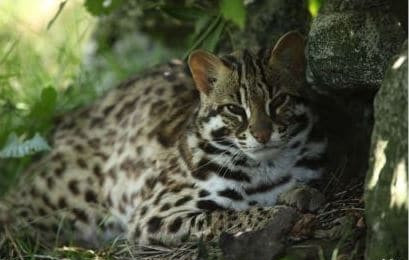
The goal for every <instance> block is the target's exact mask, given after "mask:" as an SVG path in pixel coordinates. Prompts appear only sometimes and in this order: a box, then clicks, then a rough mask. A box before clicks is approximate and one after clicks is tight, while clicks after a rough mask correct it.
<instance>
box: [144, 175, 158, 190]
mask: <svg viewBox="0 0 409 260" xmlns="http://www.w3.org/2000/svg"><path fill="white" fill-rule="evenodd" d="M156 183H157V181H156V179H155V178H154V177H152V178H148V179H146V181H145V184H146V186H147V187H148V188H149V189H153V188H154V187H155V185H156Z"/></svg>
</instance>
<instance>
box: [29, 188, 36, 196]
mask: <svg viewBox="0 0 409 260" xmlns="http://www.w3.org/2000/svg"><path fill="white" fill-rule="evenodd" d="M30 195H31V196H32V197H37V196H38V192H37V189H36V188H35V187H31V189H30Z"/></svg>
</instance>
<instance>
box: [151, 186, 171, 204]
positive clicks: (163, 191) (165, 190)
mask: <svg viewBox="0 0 409 260" xmlns="http://www.w3.org/2000/svg"><path fill="white" fill-rule="evenodd" d="M167 192H168V189H163V190H162V191H161V192H159V194H158V195H157V196H156V198H155V200H154V201H153V204H154V205H158V203H159V201H160V200H161V198H162V196H163V195H165V194H166V193H167Z"/></svg>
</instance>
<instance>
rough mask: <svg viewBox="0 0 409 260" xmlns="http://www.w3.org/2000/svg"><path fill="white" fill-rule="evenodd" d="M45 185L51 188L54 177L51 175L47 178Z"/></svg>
mask: <svg viewBox="0 0 409 260" xmlns="http://www.w3.org/2000/svg"><path fill="white" fill-rule="evenodd" d="M47 187H48V188H49V189H50V190H51V189H52V188H53V187H54V179H53V178H52V177H48V178H47Z"/></svg>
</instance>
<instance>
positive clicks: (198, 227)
mask: <svg viewBox="0 0 409 260" xmlns="http://www.w3.org/2000/svg"><path fill="white" fill-rule="evenodd" d="M203 224H204V220H203V219H201V220H199V221H198V222H197V229H198V230H201V229H202V228H203Z"/></svg>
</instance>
